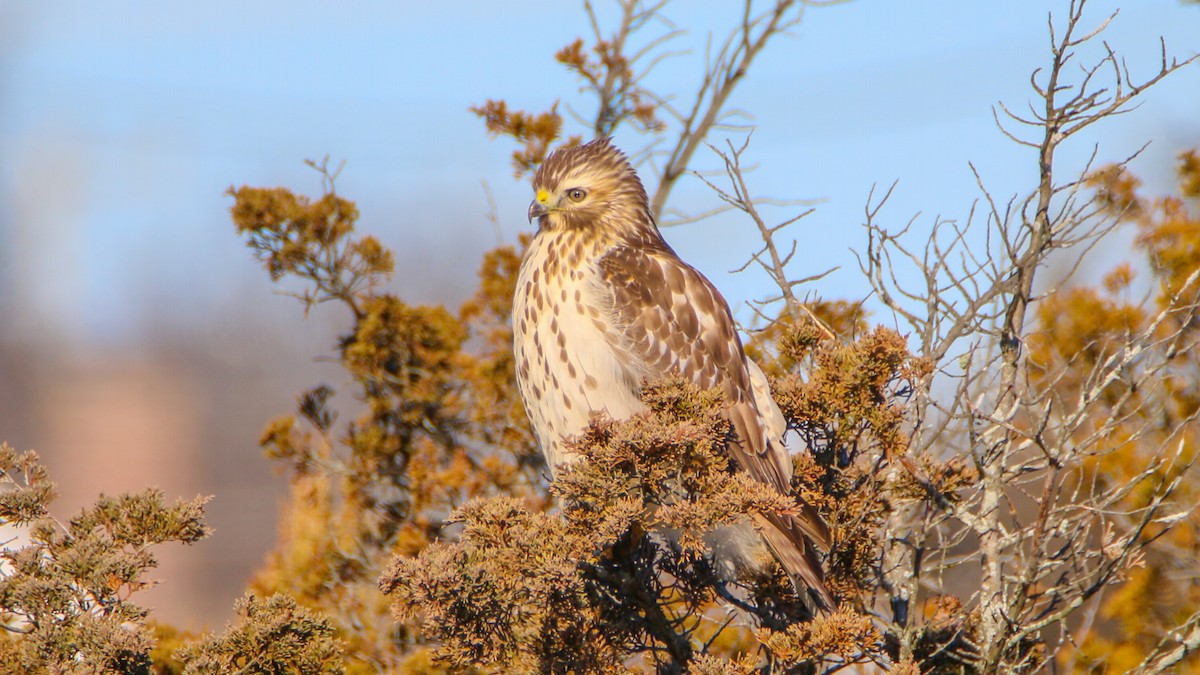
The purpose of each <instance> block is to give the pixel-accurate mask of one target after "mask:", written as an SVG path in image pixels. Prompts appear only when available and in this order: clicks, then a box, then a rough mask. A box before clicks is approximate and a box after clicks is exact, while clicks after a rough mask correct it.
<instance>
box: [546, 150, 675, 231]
mask: <svg viewBox="0 0 1200 675" xmlns="http://www.w3.org/2000/svg"><path fill="white" fill-rule="evenodd" d="M533 189H534V192H535V196H534V199H533V203H532V204H530V205H529V220H530V221H531V222H532V221H533V219H534V218H537V219H538V225H539V226H540V227H541V228H542V229H549V230H561V229H575V228H589V229H593V230H595V231H597V233H600V232H603V231H607V232H609V233H613V234H615V233H617V232H619V231H624V230H630V229H631V228H633V229H643V228H647V227H649V228H651V229H653V228H654V219H653V217H652V216H651V215H650V202H649V200H648V199H647V198H646V189H645V188H644V187H642V181H641V180H640V179H638V176H637V172H635V171H634V170H633V166H632V165H630V163H629V160H628V159H627V158H626V157H625V153H623V152H621V151H620V150H618V149H617V148H616V147H615V146H614V145H613V144H612V143H611V142H610V141H609V139H607V138H599V139H596V140H594V141H591V142H590V143H585V144H583V145H574V146H570V147H565V148H559V149H558V150H556V151H554V154H552V155H550V156H549V157H547V158H546V161H545V162H543V163H542V166H541V167H539V168H538V170H537V174H536V175H534V177H533Z"/></svg>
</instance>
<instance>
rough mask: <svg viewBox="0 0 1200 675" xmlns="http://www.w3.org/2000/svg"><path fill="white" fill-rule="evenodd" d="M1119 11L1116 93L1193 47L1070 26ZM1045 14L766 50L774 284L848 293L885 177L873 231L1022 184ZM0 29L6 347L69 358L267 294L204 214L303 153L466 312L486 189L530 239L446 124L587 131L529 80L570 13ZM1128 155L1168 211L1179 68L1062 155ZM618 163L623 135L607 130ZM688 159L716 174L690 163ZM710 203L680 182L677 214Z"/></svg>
mask: <svg viewBox="0 0 1200 675" xmlns="http://www.w3.org/2000/svg"><path fill="white" fill-rule="evenodd" d="M597 4H598V5H599V6H600V8H601V9H602V10H604V11H605V13H606V14H607V16H608V17H609V18H611V16H612V12H611V11H609V8H608V7H607V6H606V3H604V2H599V3H597ZM735 4H736V3H732V2H719V1H713V0H710V1H707V2H685V1H680V2H677V3H675V4H673V5H671V6H670V7H669V9H668V12H667V14H668V16H669V17H671V18H672V19H673V20H674V21H675V23H676V24H677V25H678V26H679V27H680V28H683V29H686V30H688V31H689V34H688V35H687V36H685V37H684V38H682V39H681V40H679V41H678V43H677V44H676V46H677V47H678V48H686V49H690V50H692V51H691V53H690V54H686V55H684V56H680V57H678V58H676V59H673V60H671V61H668V62H667V63H665V64H664V65H663V66H662V67H661V69H660V70H659V71H658V72H657V73H656V74H655V75H654V77H653V79H652V83H653V84H655V85H656V86H658V87H659V88H660V89H661V90H669V91H673V92H675V93H677V94H678V95H679V96H681V97H684V96H687V94H688V92H689V91H691V89H692V87H693V86H694V84H695V82H696V81H697V78H698V76H699V72H700V65H701V64H700V59H701V57H702V55H703V46H704V40H705V37H706V34H707V32H708V31H709V30H711V29H712V28H713V27H715V26H718V25H724V24H726V23H728V21H729V20H730V19H731V18H733V17H734V16H736V10H735ZM1119 5H1124V7H1123V9H1122V11H1121V14H1120V16H1118V18H1117V19H1116V21H1115V22H1114V23H1113V25H1112V27H1111V29H1110V31H1109V33H1108V40H1109V41H1110V43H1111V44H1112V45H1113V46H1114V47H1115V48H1116V49H1118V50H1119V51H1120V52H1121V53H1122V54H1124V55H1126V56H1127V58H1128V61H1129V64H1130V67H1131V69H1132V71H1133V72H1134V73H1135V75H1136V74H1149V73H1150V72H1151V71H1152V70H1153V68H1154V67H1155V66H1156V63H1157V50H1158V37H1159V36H1160V35H1161V36H1163V37H1165V38H1166V40H1167V45H1168V50H1169V52H1170V53H1171V54H1174V55H1178V56H1180V57H1186V56H1189V55H1191V54H1192V53H1194V52H1195V50H1196V49H1198V48H1200V7H1197V6H1195V5H1185V4H1182V3H1179V2H1175V1H1165V0H1162V1H1160V0H1138V1H1137V2H1133V1H1127V2H1123V3H1118V2H1094V3H1093V6H1092V9H1091V11H1090V13H1089V17H1090V18H1089V20H1088V24H1089V25H1094V24H1096V23H1097V22H1099V21H1100V20H1101V19H1102V18H1103V17H1104V16H1106V15H1107V14H1108V13H1109V12H1111V11H1112V10H1113V9H1115V8H1116V7H1117V6H1119ZM1064 6H1065V3H1059V2H1052V3H1051V2H1043V1H1034V0H1023V1H1017V2H1003V3H975V2H961V1H960V0H921V1H918V2H909V3H898V2H883V1H879V0H876V1H870V0H863V1H861V2H854V3H849V4H846V5H843V6H837V7H830V8H821V9H811V10H810V11H809V13H808V15H807V17H806V19H805V21H804V23H803V25H801V26H800V27H799V28H798V29H797V30H796V31H795V36H794V37H792V38H785V39H780V40H778V41H777V42H776V43H775V44H773V45H771V46H770V47H769V49H768V51H767V52H766V53H765V54H764V55H763V57H762V58H761V61H760V62H759V63H756V64H755V66H754V68H753V70H752V72H751V76H750V77H749V78H748V79H747V81H746V82H745V83H744V84H743V85H742V87H741V88H740V89H739V90H738V92H737V94H736V95H735V97H734V99H733V101H732V103H733V105H734V106H736V107H739V108H743V109H746V110H749V111H751V112H752V113H753V115H754V120H753V122H754V124H755V125H756V126H757V130H756V132H755V135H754V139H753V143H752V146H751V150H750V153H749V157H748V159H749V161H751V162H753V163H755V164H757V165H758V166H759V167H760V168H759V169H758V171H756V172H755V173H754V174H752V175H751V184H752V187H753V188H754V189H755V191H756V192H757V193H758V194H761V195H769V196H773V197H779V198H810V199H820V200H823V203H822V204H821V205H820V207H819V209H818V211H817V212H816V213H815V214H813V215H812V216H810V217H809V218H808V219H807V220H805V221H804V222H803V223H802V224H800V225H798V226H797V227H796V229H795V234H796V236H798V237H800V238H801V239H802V241H803V242H804V245H803V247H802V250H803V254H802V256H801V259H800V260H799V261H798V262H797V264H796V266H795V273H796V276H803V275H806V274H810V273H812V272H815V271H819V270H820V269H824V268H827V267H830V266H833V265H841V266H842V271H840V272H838V273H836V274H834V275H832V276H831V277H829V278H828V279H826V280H823V281H822V282H821V283H820V284H819V285H818V286H817V287H816V288H815V289H814V290H815V291H817V292H818V293H819V294H821V295H824V296H826V297H850V298H859V297H862V296H863V295H865V294H866V292H867V289H866V286H865V285H864V283H863V282H862V280H861V279H859V277H858V275H857V273H856V271H855V268H854V260H853V257H852V256H851V255H850V254H849V251H848V249H849V248H850V247H858V248H861V246H862V241H863V232H862V229H861V227H860V223H861V219H862V208H863V204H864V202H865V199H866V195H867V193H868V191H869V190H870V189H871V186H872V185H873V184H880V185H887V184H890V183H891V182H892V181H893V180H899V181H900V186H899V188H898V190H897V192H896V195H895V198H894V200H893V203H892V204H891V207H890V208H889V209H888V210H887V212H886V214H887V216H888V218H889V219H890V220H891V221H894V222H896V223H897V224H900V223H903V222H904V221H907V220H908V219H909V218H910V217H911V216H912V215H913V214H915V213H917V212H922V213H924V214H927V215H926V216H925V217H924V218H923V219H922V220H923V221H924V222H926V223H928V222H930V221H931V220H932V217H933V216H934V215H935V214H941V215H943V216H950V217H961V216H963V215H965V213H966V212H967V210H968V208H969V206H970V203H971V201H972V200H973V199H975V198H976V197H977V196H978V195H977V193H976V191H975V188H974V182H973V178H972V177H971V175H970V173H969V171H968V167H967V162H968V161H973V162H974V163H975V164H976V166H977V167H979V169H980V170H981V172H982V173H983V175H984V176H985V177H986V178H987V180H988V181H989V184H990V185H991V186H992V187H993V189H994V190H995V191H996V192H997V193H998V194H1000V195H1003V196H1006V195H1008V194H1010V193H1019V192H1024V191H1026V190H1027V189H1028V188H1029V187H1030V186H1031V185H1032V181H1033V180H1034V177H1035V174H1034V170H1035V165H1034V163H1033V161H1032V159H1033V157H1032V154H1031V153H1030V152H1028V151H1025V150H1023V149H1021V148H1018V147H1017V146H1015V145H1013V144H1012V143H1011V142H1009V141H1007V140H1005V139H1004V138H1003V137H1001V136H1000V134H999V133H998V132H997V131H996V130H995V128H994V126H993V123H992V118H991V106H992V105H993V104H994V103H995V102H996V101H997V100H1004V101H1006V102H1008V103H1010V104H1012V105H1013V106H1014V107H1017V108H1020V107H1022V106H1023V104H1024V102H1026V101H1027V100H1029V98H1030V90H1029V87H1028V74H1029V72H1030V71H1031V70H1032V69H1033V68H1034V67H1036V66H1038V65H1040V64H1043V63H1045V62H1046V58H1047V50H1046V44H1047V36H1046V14H1047V11H1048V10H1049V9H1052V8H1053V9H1054V10H1055V11H1057V12H1059V13H1062V12H1063V11H1064V9H1063V7H1064ZM0 24H2V25H3V26H4V27H3V28H0V31H2V33H3V34H0V39H2V41H3V43H4V46H3V47H0V245H2V246H3V253H2V254H0V260H2V261H3V264H4V266H5V267H6V268H7V271H5V272H3V273H0V283H3V287H0V306H3V307H6V308H8V309H9V311H13V312H16V315H17V316H20V317H22V318H23V319H24V321H23V325H24V326H25V329H26V330H28V331H30V332H32V333H40V332H43V330H48V331H50V332H52V333H56V334H61V335H70V336H71V339H70V341H71V342H73V343H81V344H91V343H95V344H99V345H104V344H116V345H122V344H129V343H131V342H132V343H136V342H137V341H138V340H139V339H140V336H142V335H144V333H145V332H146V331H147V330H148V329H147V324H148V323H154V322H159V321H162V320H164V316H163V314H162V311H163V308H164V307H166V308H170V311H169V312H168V313H167V314H166V319H167V320H168V321H178V322H180V323H181V325H182V326H184V327H185V328H186V326H188V325H190V324H195V323H199V324H203V323H204V322H206V321H210V320H212V318H213V317H216V316H221V315H223V314H224V313H225V312H227V311H228V310H229V307H230V306H231V305H233V304H236V303H238V302H239V301H240V298H241V296H243V295H245V294H246V293H247V292H248V291H247V289H248V288H251V287H253V286H254V285H256V284H257V285H258V286H262V287H265V286H266V285H267V282H266V279H265V277H264V276H263V275H261V274H259V273H258V272H257V271H256V268H255V266H254V264H253V263H252V262H250V261H249V254H248V252H246V251H245V250H244V249H243V248H242V246H241V243H240V242H239V241H238V240H237V238H236V237H235V235H234V234H233V231H232V228H231V226H230V225H229V222H228V217H227V213H226V209H227V208H228V206H229V199H228V198H227V197H225V196H223V191H224V190H225V189H226V188H227V187H229V186H230V185H242V184H250V185H285V186H288V187H291V188H293V189H296V190H298V191H302V192H307V193H310V194H315V193H317V192H319V183H318V180H317V178H316V176H315V174H313V172H312V171H311V170H309V169H307V168H306V167H304V166H303V164H302V160H303V159H305V158H318V157H320V156H322V155H325V154H329V155H331V156H332V157H333V158H334V160H345V161H346V163H347V164H346V168H345V171H344V172H343V174H342V178H341V180H340V182H339V191H340V192H341V193H343V194H344V195H346V196H348V197H350V198H352V199H355V200H357V201H358V202H359V205H360V207H361V210H362V213H363V219H362V221H361V225H362V228H363V229H364V230H366V231H370V232H373V233H376V234H378V235H379V236H380V237H381V238H382V239H383V240H384V242H385V243H386V244H387V245H389V246H391V247H393V248H394V249H395V250H396V251H397V254H398V260H399V261H400V265H401V268H402V269H401V270H400V272H399V274H398V275H397V280H396V283H395V286H394V290H396V291H397V292H398V293H399V294H400V295H402V296H404V297H406V298H410V299H415V300H458V299H461V298H462V297H463V296H464V295H465V294H466V293H467V292H469V290H470V288H471V283H472V279H471V276H470V275H471V273H472V272H473V271H474V269H475V267H476V265H477V261H478V260H479V256H480V254H481V253H482V252H483V251H484V250H486V249H487V248H489V247H491V246H493V245H494V244H495V243H496V239H497V237H496V234H495V232H494V229H493V226H492V225H491V224H490V223H488V222H487V220H486V219H485V217H484V214H485V213H486V211H487V203H486V199H485V197H484V193H483V189H482V188H481V181H487V183H488V184H489V185H490V186H491V189H492V190H493V192H494V194H495V198H496V202H497V206H498V212H499V216H500V229H501V234H502V236H503V239H504V240H505V241H508V242H512V241H514V240H515V239H516V237H517V234H518V233H519V232H521V231H524V230H526V229H527V228H528V225H527V223H526V222H525V217H524V214H525V207H526V204H527V202H528V198H529V188H528V186H527V184H526V182H525V181H521V182H517V181H514V180H513V178H512V176H511V173H510V169H509V165H508V155H509V151H510V150H511V148H512V145H511V144H510V143H509V142H508V141H506V140H499V141H493V140H489V138H488V137H487V135H486V134H485V132H484V130H483V126H482V124H481V123H480V121H479V120H478V119H477V118H476V117H475V116H473V115H472V114H471V113H469V112H468V110H467V108H468V107H469V106H471V105H472V104H477V103H480V102H482V101H483V100H485V99H487V98H489V97H503V98H506V99H508V100H509V101H510V102H511V103H512V104H513V105H515V106H517V107H524V108H527V109H534V110H538V109H543V108H544V107H546V106H548V105H549V104H550V103H552V102H553V101H554V100H555V99H563V100H564V102H566V103H568V104H571V105H573V106H575V107H576V108H577V109H580V110H587V109H588V101H587V100H586V99H585V98H582V97H581V96H580V95H579V94H578V86H577V84H576V83H575V82H574V81H573V80H572V78H571V77H570V75H569V74H567V73H566V72H565V71H564V70H563V69H562V68H561V67H559V66H558V65H557V64H556V63H554V61H553V59H552V55H553V53H554V51H555V50H556V49H558V48H559V47H561V46H562V45H563V44H565V43H567V42H568V41H570V40H571V39H572V38H573V37H575V36H576V35H580V34H586V31H587V24H586V22H585V18H584V16H583V14H582V12H581V11H580V8H579V7H578V6H577V5H576V4H575V3H571V2H554V3H551V2H532V1H523V2H498V3H485V2H476V3H468V2H442V3H416V2H401V3H383V2H352V3H332V2H315V1H308V2H286V3H285V2H249V3H247V2H227V1H226V2H210V3H202V4H200V3H188V4H184V3H148V2H135V1H126V2H110V3H91V2H56V1H49V2H38V3H21V4H18V3H9V4H8V5H6V6H5V7H4V8H3V9H0ZM572 131H577V130H576V129H572ZM723 137H724V135H723V134H722V133H720V132H718V133H717V134H715V135H714V136H713V139H712V140H714V141H717V142H720V141H721V140H722V138H723ZM1146 141H1153V142H1154V143H1153V145H1152V146H1151V148H1150V150H1149V151H1148V152H1147V153H1146V155H1145V157H1144V158H1143V159H1142V160H1140V161H1139V162H1138V164H1136V167H1137V168H1138V170H1139V171H1140V172H1141V173H1142V174H1143V175H1145V176H1147V177H1148V178H1149V179H1150V180H1151V183H1152V185H1156V186H1157V187H1159V188H1162V189H1165V188H1166V186H1167V185H1168V183H1166V182H1165V181H1167V180H1168V179H1169V168H1170V165H1171V158H1172V156H1173V155H1174V153H1176V152H1177V151H1178V150H1179V149H1180V148H1181V147H1185V146H1190V145H1195V144H1197V143H1200V68H1197V67H1192V68H1190V69H1188V70H1187V71H1186V72H1183V73H1180V74H1178V75H1176V76H1175V77H1173V78H1172V79H1171V80H1168V81H1166V82H1164V83H1163V84H1162V85H1160V86H1159V88H1158V89H1157V90H1156V91H1152V92H1151V93H1150V94H1149V96H1148V97H1147V98H1146V103H1145V105H1144V106H1143V107H1142V108H1141V109H1140V110H1138V111H1136V112H1134V113H1132V114H1130V115H1128V116H1126V117H1125V118H1122V119H1120V120H1115V121H1114V122H1112V123H1108V124H1105V125H1102V126H1100V127H1097V128H1096V129H1095V131H1094V132H1092V133H1091V134H1090V135H1089V136H1087V137H1085V138H1080V139H1079V140H1078V141H1076V143H1075V145H1073V146H1071V147H1070V148H1068V151H1067V153H1066V154H1065V155H1064V157H1063V159H1064V160H1065V161H1066V162H1067V163H1068V164H1069V163H1072V162H1074V163H1078V161H1079V160H1080V157H1083V156H1085V155H1086V154H1087V153H1088V152H1090V150H1091V144H1092V143H1093V142H1099V143H1101V147H1100V155H1099V156H1100V158H1101V160H1102V161H1108V160H1113V159H1117V158H1119V157H1122V156H1123V155H1125V154H1128V153H1129V152H1131V151H1132V150H1134V149H1135V148H1137V147H1138V146H1140V145H1141V144H1142V143H1144V142H1146ZM618 142H619V143H622V144H623V145H626V146H628V147H631V148H634V147H637V146H639V145H640V144H641V143H642V142H643V139H641V138H637V137H636V135H633V134H630V133H628V132H623V133H620V134H619V135H618ZM697 159H698V162H697V165H698V167H699V168H705V167H712V166H713V165H714V162H713V161H712V160H713V158H712V156H711V155H709V154H707V153H704V152H702V153H700V154H699V155H698V157H697ZM715 203H716V201H715V198H714V196H713V195H712V194H711V192H709V191H708V190H707V188H705V187H703V186H702V185H701V184H700V183H699V181H697V180H695V179H694V178H688V179H686V180H685V181H684V183H683V184H682V185H681V186H680V188H679V189H678V190H677V192H676V193H675V196H674V199H673V202H672V205H673V206H674V207H676V208H681V209H684V210H690V211H702V210H705V209H707V208H709V207H711V206H713V205H714V204H715ZM778 215H779V216H780V217H783V215H785V214H784V213H783V212H780V213H779V214H778ZM922 220H919V221H918V222H922ZM667 236H668V238H669V239H670V241H671V242H672V243H673V244H674V245H675V246H676V247H677V249H678V250H679V251H680V252H681V254H683V255H684V257H685V258H687V259H689V260H691V261H693V262H694V263H695V264H697V266H699V267H700V268H701V269H702V270H703V271H705V272H706V273H707V274H709V275H710V276H711V277H713V279H714V281H715V282H716V283H717V285H718V286H720V287H721V288H723V289H725V290H726V293H727V295H728V296H729V297H730V299H731V301H733V302H735V303H736V302H739V301H744V300H746V299H747V298H750V297H755V296H758V295H761V294H762V293H763V292H765V291H766V290H767V287H766V281H765V279H764V278H763V277H761V276H755V275H741V276H740V277H731V276H729V275H727V274H726V272H727V271H728V270H731V269H733V268H734V267H736V266H738V265H739V264H740V263H741V261H742V259H744V257H745V256H746V254H747V253H748V252H749V251H750V250H751V247H752V246H753V245H754V240H753V237H754V231H753V229H752V227H751V226H750V225H749V224H748V223H746V222H745V221H742V220H739V219H738V218H736V217H733V216H729V217H722V218H717V219H713V220H711V221H708V222H705V223H701V224H697V225H691V226H687V227H684V228H677V229H672V230H670V231H669V232H668V233H667ZM744 315H745V312H744V311H743V316H744Z"/></svg>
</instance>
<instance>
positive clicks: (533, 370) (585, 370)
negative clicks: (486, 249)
mask: <svg viewBox="0 0 1200 675" xmlns="http://www.w3.org/2000/svg"><path fill="white" fill-rule="evenodd" d="M596 246H597V244H595V243H590V242H587V241H586V240H584V239H583V238H582V237H578V236H574V235H572V234H571V233H569V232H568V233H562V232H557V233H555V232H541V233H539V234H538V235H537V236H536V237H535V238H534V240H533V242H532V243H531V244H530V246H529V250H528V251H526V253H525V259H524V260H523V261H522V262H521V271H520V274H519V276H518V278H517V288H516V296H515V298H514V301H513V316H512V321H513V352H514V354H515V357H516V371H517V385H518V387H519V388H520V390H521V397H522V399H523V400H524V401H525V407H526V412H527V413H528V415H529V419H530V422H531V423H532V425H533V430H534V433H535V434H536V435H537V438H538V443H539V444H540V445H541V447H542V452H543V453H544V454H545V456H546V461H547V464H549V466H550V468H551V469H552V470H553V469H554V468H555V467H556V466H558V465H559V464H562V463H563V462H569V461H571V459H572V456H571V453H570V452H568V451H567V450H566V448H565V446H564V444H563V441H562V439H563V436H572V435H575V434H578V433H579V432H580V431H582V430H583V428H584V427H585V426H586V425H587V423H588V420H589V418H590V417H591V416H592V414H594V413H598V412H603V413H607V414H608V415H609V416H611V417H612V418H614V419H624V418H626V417H629V416H630V415H632V414H633V413H635V412H637V411H639V410H642V409H644V406H643V405H642V402H641V400H640V398H639V397H638V386H639V383H640V379H641V376H640V375H639V374H638V373H637V372H636V370H635V366H634V365H633V364H630V363H628V362H627V360H626V359H624V358H622V356H621V351H620V350H618V349H616V348H615V346H616V345H617V344H618V341H619V340H621V339H622V337H621V334H620V332H619V330H618V327H617V326H615V325H614V323H613V320H612V299H611V297H607V296H606V294H605V292H604V291H603V290H602V289H603V286H602V285H601V284H600V272H599V269H598V268H597V267H596V264H595V262H596V260H597V259H598V258H599V256H600V254H601V253H602V251H599V250H596V248H595V247H596Z"/></svg>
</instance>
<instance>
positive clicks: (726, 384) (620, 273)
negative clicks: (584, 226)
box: [597, 242, 747, 400]
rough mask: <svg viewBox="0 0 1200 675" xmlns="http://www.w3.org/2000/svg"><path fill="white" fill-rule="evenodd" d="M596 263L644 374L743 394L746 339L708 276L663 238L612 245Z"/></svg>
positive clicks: (616, 317) (615, 311)
mask: <svg viewBox="0 0 1200 675" xmlns="http://www.w3.org/2000/svg"><path fill="white" fill-rule="evenodd" d="M597 265H598V267H599V270H600V276H601V278H602V280H603V281H604V284H605V287H606V288H605V290H606V291H607V292H608V294H609V295H610V297H611V300H612V313H613V319H614V320H615V321H617V322H618V323H619V324H620V327H621V328H622V329H623V331H624V334H625V335H626V336H627V339H628V344H627V345H625V347H626V348H627V349H630V350H632V351H633V352H634V354H633V356H635V357H638V358H639V359H640V360H641V361H642V362H643V363H644V366H645V370H646V372H645V373H643V375H644V376H646V377H661V376H664V375H667V374H672V373H674V374H678V375H680V376H682V377H684V378H685V379H688V380H691V381H692V382H694V383H696V384H698V385H700V386H702V387H715V386H721V387H722V388H724V389H725V390H726V393H727V394H729V395H731V398H733V400H736V399H737V397H738V396H739V392H741V391H744V390H745V386H746V384H747V382H746V369H745V366H744V364H743V363H742V360H743V355H742V346H741V341H740V339H739V338H738V335H737V330H736V326H735V325H734V322H733V317H732V315H730V313H729V306H728V305H727V304H726V303H725V299H724V298H723V297H721V294H720V292H719V291H717V289H716V288H715V287H714V286H713V285H712V283H711V282H709V280H708V279H706V278H705V277H704V275H703V274H701V273H700V272H698V271H697V270H696V269H695V268H693V267H692V266H691V265H688V264H687V263H685V262H683V261H682V260H680V259H679V257H678V256H677V255H675V252H674V251H672V250H671V248H670V247H669V246H667V244H666V243H665V242H652V243H648V244H647V243H644V242H638V244H637V245H636V246H635V245H617V246H614V247H612V248H611V249H610V250H609V251H608V252H607V253H605V254H604V255H603V256H601V258H600V259H599V260H598V262H597Z"/></svg>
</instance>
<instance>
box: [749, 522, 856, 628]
mask: <svg viewBox="0 0 1200 675" xmlns="http://www.w3.org/2000/svg"><path fill="white" fill-rule="evenodd" d="M803 517H804V516H803V515H799V516H796V515H786V514H770V515H765V516H759V517H758V518H757V520H758V522H759V532H760V533H761V534H762V537H763V539H764V540H765V541H766V542H767V546H769V547H770V549H771V552H772V553H774V554H775V559H776V560H778V561H779V564H781V565H783V569H784V571H785V572H787V575H788V577H789V578H790V579H791V580H792V586H793V587H794V588H795V589H796V594H797V595H799V596H800V598H801V599H802V600H803V601H804V604H805V605H807V606H808V608H809V609H810V610H812V611H813V613H814V614H816V613H825V612H831V611H833V610H835V609H837V601H836V600H834V599H833V595H831V594H830V593H829V589H828V588H826V587H825V573H824V571H823V570H822V569H821V559H820V556H819V555H818V553H817V551H816V547H815V546H814V544H813V541H812V540H811V539H809V538H808V537H806V536H805V535H804V530H805V529H806V528H805V523H804V521H803Z"/></svg>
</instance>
